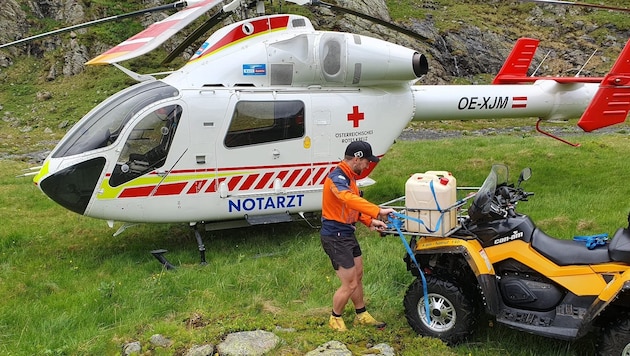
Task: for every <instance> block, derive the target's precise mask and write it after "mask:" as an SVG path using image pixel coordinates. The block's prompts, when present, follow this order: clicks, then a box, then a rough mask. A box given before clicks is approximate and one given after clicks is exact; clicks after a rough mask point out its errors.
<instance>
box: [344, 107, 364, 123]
mask: <svg viewBox="0 0 630 356" xmlns="http://www.w3.org/2000/svg"><path fill="white" fill-rule="evenodd" d="M363 119H365V114H364V113H362V112H359V107H358V106H353V107H352V112H351V113H349V114H348V121H352V127H359V121H361V120H363Z"/></svg>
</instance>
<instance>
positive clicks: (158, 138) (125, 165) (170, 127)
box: [109, 104, 182, 187]
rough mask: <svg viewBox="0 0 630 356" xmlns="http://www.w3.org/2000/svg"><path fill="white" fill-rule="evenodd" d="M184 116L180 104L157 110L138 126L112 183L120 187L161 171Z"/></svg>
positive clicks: (120, 158)
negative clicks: (153, 172)
mask: <svg viewBox="0 0 630 356" xmlns="http://www.w3.org/2000/svg"><path fill="white" fill-rule="evenodd" d="M181 116H182V107H181V106H180V105H177V104H173V105H168V106H164V107H160V108H158V109H155V110H153V111H151V112H149V113H148V114H146V115H145V116H144V117H143V118H142V119H141V120H140V121H138V122H137V123H136V124H135V127H134V128H133V130H132V132H131V134H130V135H129V136H128V137H127V139H126V141H125V144H124V148H123V149H122V151H121V153H120V156H119V158H118V163H117V164H116V167H115V168H114V171H113V172H112V175H111V178H110V180H109V183H110V185H111V186H112V187H116V186H119V185H121V184H123V183H126V182H129V181H131V180H133V179H135V178H138V177H140V176H142V175H145V174H147V173H149V172H151V171H153V170H158V169H161V168H162V167H163V166H164V164H165V162H166V158H167V156H168V153H169V150H170V149H171V144H172V143H173V138H174V137H175V132H176V131H177V127H178V126H179V121H180V119H181Z"/></svg>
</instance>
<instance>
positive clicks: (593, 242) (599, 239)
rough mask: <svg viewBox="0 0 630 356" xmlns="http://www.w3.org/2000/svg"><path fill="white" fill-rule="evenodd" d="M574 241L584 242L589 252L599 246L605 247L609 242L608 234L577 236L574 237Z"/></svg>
mask: <svg viewBox="0 0 630 356" xmlns="http://www.w3.org/2000/svg"><path fill="white" fill-rule="evenodd" d="M573 240H574V241H583V242H585V243H586V248H588V249H589V250H592V249H594V248H595V247H597V246H604V245H606V242H607V241H608V234H607V233H603V234H597V235H588V236H575V237H573Z"/></svg>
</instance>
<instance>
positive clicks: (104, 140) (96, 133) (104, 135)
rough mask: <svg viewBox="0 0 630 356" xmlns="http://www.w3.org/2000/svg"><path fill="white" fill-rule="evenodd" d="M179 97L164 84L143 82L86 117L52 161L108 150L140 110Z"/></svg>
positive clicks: (64, 141)
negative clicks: (98, 150) (106, 148)
mask: <svg viewBox="0 0 630 356" xmlns="http://www.w3.org/2000/svg"><path fill="white" fill-rule="evenodd" d="M177 95H179V92H178V91H177V89H175V88H174V87H172V86H170V85H168V84H165V83H164V82H161V81H150V82H144V83H140V84H137V85H134V86H132V87H130V88H128V89H126V90H123V91H122V92H120V93H118V94H116V95H114V96H112V97H110V98H109V99H107V100H105V101H104V102H103V103H102V104H101V105H99V106H97V107H96V108H94V110H92V111H91V112H89V113H88V114H87V115H86V116H85V117H83V119H81V121H79V122H78V123H77V127H76V128H74V129H73V130H72V131H71V132H70V133H69V134H68V136H66V137H65V138H64V139H63V140H62V142H61V143H60V144H59V147H58V148H57V149H56V150H55V151H54V152H53V153H52V157H54V158H59V157H67V156H72V155H76V154H80V153H84V152H87V151H91V150H95V149H98V148H103V147H107V146H109V145H111V144H112V143H114V142H115V141H116V139H117V138H118V135H119V134H120V132H121V130H122V128H123V127H124V126H125V124H126V123H127V122H128V121H129V120H130V119H131V118H132V117H133V116H134V115H135V114H136V113H137V112H139V111H140V110H141V109H143V108H144V107H146V106H147V105H149V104H151V103H154V102H157V101H159V100H162V99H166V98H172V97H175V96H177Z"/></svg>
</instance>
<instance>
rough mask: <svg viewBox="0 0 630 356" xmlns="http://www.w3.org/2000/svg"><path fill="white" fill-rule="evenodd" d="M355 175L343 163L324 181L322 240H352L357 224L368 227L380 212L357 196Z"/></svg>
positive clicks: (375, 206) (373, 205)
mask: <svg viewBox="0 0 630 356" xmlns="http://www.w3.org/2000/svg"><path fill="white" fill-rule="evenodd" d="M356 176H357V175H356V174H355V173H354V172H353V171H352V169H351V168H350V166H349V165H348V164H347V163H346V162H343V161H342V162H341V163H339V165H338V166H337V167H336V168H335V169H334V170H333V171H332V172H330V174H328V176H327V177H326V180H325V181H324V191H323V194H322V229H321V234H322V235H324V236H351V235H352V234H353V233H354V230H355V226H354V224H355V223H356V222H357V221H360V222H362V223H363V224H365V225H366V226H370V224H371V222H372V218H377V217H378V213H379V211H380V208H379V207H378V206H377V205H375V204H372V203H370V202H369V201H367V200H365V199H363V198H362V197H361V196H360V195H359V188H358V187H357V183H356Z"/></svg>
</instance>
